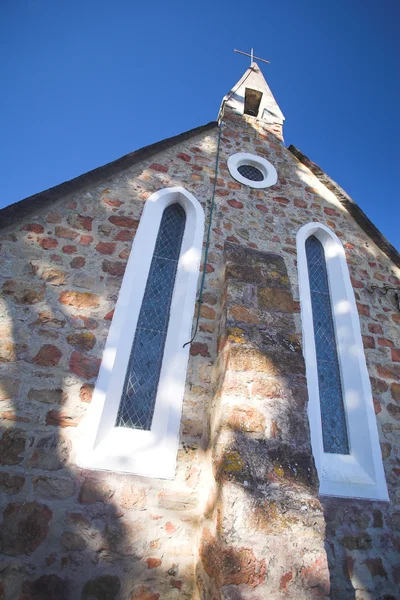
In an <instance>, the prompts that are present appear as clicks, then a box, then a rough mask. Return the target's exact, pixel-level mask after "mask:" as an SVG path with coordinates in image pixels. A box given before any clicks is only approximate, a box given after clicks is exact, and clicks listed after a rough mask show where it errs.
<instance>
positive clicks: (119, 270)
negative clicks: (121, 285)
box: [102, 260, 126, 277]
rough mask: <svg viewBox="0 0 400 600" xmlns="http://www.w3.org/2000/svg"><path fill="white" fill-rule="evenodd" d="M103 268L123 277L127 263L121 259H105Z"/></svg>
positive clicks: (106, 271) (113, 275)
mask: <svg viewBox="0 0 400 600" xmlns="http://www.w3.org/2000/svg"><path fill="white" fill-rule="evenodd" d="M102 269H103V271H104V273H108V274H109V275H111V276H112V277H122V276H123V274H124V273H125V269H126V263H125V262H119V261H115V262H113V261H111V260H103V264H102Z"/></svg>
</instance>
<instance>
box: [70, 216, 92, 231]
mask: <svg viewBox="0 0 400 600" xmlns="http://www.w3.org/2000/svg"><path fill="white" fill-rule="evenodd" d="M67 221H68V223H69V224H70V225H71V227H74V229H83V230H85V231H92V223H93V217H88V216H87V215H70V216H69V217H68V219H67Z"/></svg>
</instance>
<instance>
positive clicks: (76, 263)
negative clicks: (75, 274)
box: [69, 256, 86, 269]
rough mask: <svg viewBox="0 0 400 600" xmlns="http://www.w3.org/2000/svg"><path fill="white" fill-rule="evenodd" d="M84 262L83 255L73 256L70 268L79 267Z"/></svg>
mask: <svg viewBox="0 0 400 600" xmlns="http://www.w3.org/2000/svg"><path fill="white" fill-rule="evenodd" d="M85 263H86V260H85V259H84V258H83V256H75V258H73V259H72V260H71V262H70V263H69V264H70V267H71V268H72V269H81V268H82V267H83V266H84V265H85Z"/></svg>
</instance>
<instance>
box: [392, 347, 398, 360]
mask: <svg viewBox="0 0 400 600" xmlns="http://www.w3.org/2000/svg"><path fill="white" fill-rule="evenodd" d="M391 353H392V361H393V362H400V348H392V349H391Z"/></svg>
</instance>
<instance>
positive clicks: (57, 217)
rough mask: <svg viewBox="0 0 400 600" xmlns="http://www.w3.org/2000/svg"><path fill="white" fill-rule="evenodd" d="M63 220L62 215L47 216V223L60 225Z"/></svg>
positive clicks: (52, 213) (50, 214)
mask: <svg viewBox="0 0 400 600" xmlns="http://www.w3.org/2000/svg"><path fill="white" fill-rule="evenodd" d="M61 219H62V215H60V213H56V212H51V213H49V214H48V215H47V216H46V221H47V223H59V222H60V221H61Z"/></svg>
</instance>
